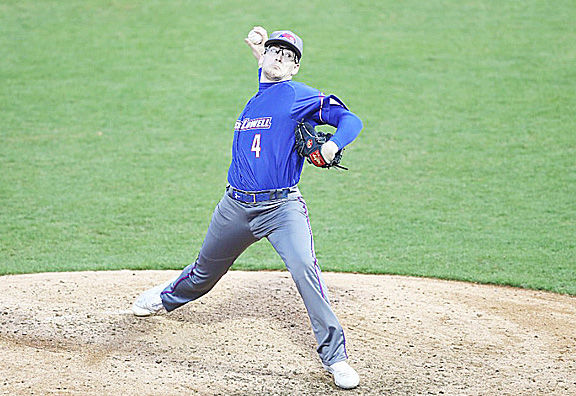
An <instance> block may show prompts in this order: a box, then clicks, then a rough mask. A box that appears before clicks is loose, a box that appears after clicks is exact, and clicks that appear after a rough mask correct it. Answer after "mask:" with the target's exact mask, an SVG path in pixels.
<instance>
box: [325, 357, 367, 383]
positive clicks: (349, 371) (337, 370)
mask: <svg viewBox="0 0 576 396" xmlns="http://www.w3.org/2000/svg"><path fill="white" fill-rule="evenodd" d="M323 366H324V368H325V369H326V370H327V371H328V372H329V373H330V374H332V375H333V376H334V383H335V384H336V386H338V387H340V388H342V389H352V388H356V387H357V386H358V384H359V383H360V377H359V376H358V373H357V372H356V370H354V369H353V368H352V367H350V365H349V364H348V363H346V361H344V360H343V361H341V362H337V363H334V364H333V365H331V366H326V365H324V364H323Z"/></svg>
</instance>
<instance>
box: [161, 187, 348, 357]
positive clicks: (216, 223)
mask: <svg viewBox="0 0 576 396" xmlns="http://www.w3.org/2000/svg"><path fill="white" fill-rule="evenodd" d="M232 193H233V192H232V190H231V189H230V188H227V191H226V193H225V194H224V196H223V197H222V199H221V200H220V202H219V203H218V205H217V206H216V209H215V210H214V213H213V215H212V221H211V222H210V226H209V227H208V232H207V234H206V238H205V239H204V243H203V244H202V248H201V249H200V253H199V254H198V259H197V260H196V262H195V263H194V264H191V265H189V266H187V267H186V268H184V270H183V271H182V273H181V274H180V276H179V277H178V278H177V279H176V280H174V281H173V282H172V283H171V284H170V285H169V286H168V287H166V289H164V291H163V292H162V293H161V297H162V302H163V304H164V307H165V308H166V310H167V311H173V310H174V309H176V308H178V307H180V306H182V305H184V304H186V303H188V302H190V301H193V300H196V299H197V298H200V297H201V296H203V295H204V294H206V293H208V292H209V291H210V290H211V289H212V288H213V287H214V285H215V284H216V283H217V282H218V281H219V280H220V278H222V276H223V275H224V274H225V273H226V272H227V271H228V269H229V268H230V266H231V265H232V264H233V263H234V261H235V260H236V259H237V258H238V256H240V254H241V253H242V252H244V250H246V248H248V246H250V245H252V244H253V243H254V242H257V241H258V240H260V239H262V238H264V237H266V238H267V239H268V240H269V241H270V243H271V244H272V246H273V247H274V249H275V250H276V251H277V252H278V254H279V255H280V257H281V258H282V260H283V261H284V263H285V264H286V268H287V269H288V271H289V272H290V274H291V276H292V279H293V280H294V282H295V283H296V287H297V289H298V292H299V293H300V296H302V299H303V300H304V305H305V306H306V310H307V311H308V316H309V317H310V322H311V324H312V330H313V331H314V336H315V337H316V341H317V343H318V349H317V351H318V354H319V356H320V359H321V360H322V363H324V364H325V365H332V364H334V363H336V362H339V361H342V360H345V359H346V358H347V357H348V356H347V354H346V345H345V338H344V331H343V329H342V326H341V325H340V323H339V322H338V318H336V315H335V314H334V312H333V311H332V308H331V307H330V302H329V300H328V295H327V291H326V285H325V284H324V281H323V280H322V277H321V272H320V267H319V266H318V262H317V260H316V255H315V253H314V240H313V237H312V229H311V227H310V220H309V217H308V209H307V207H306V203H305V202H304V199H303V198H302V195H301V194H300V192H299V190H298V188H293V189H292V190H290V193H289V194H288V195H287V197H285V198H282V199H276V200H271V201H264V202H257V203H244V202H240V201H237V200H235V199H234V198H232V197H231V194H232Z"/></svg>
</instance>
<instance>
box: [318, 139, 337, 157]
mask: <svg viewBox="0 0 576 396" xmlns="http://www.w3.org/2000/svg"><path fill="white" fill-rule="evenodd" d="M338 150H339V148H338V145H337V144H336V143H334V142H333V141H331V140H328V141H327V142H326V143H324V144H323V145H322V147H321V148H320V152H321V154H322V157H324V159H325V160H326V161H327V162H328V163H330V162H332V160H333V159H334V157H335V156H336V153H337V152H338Z"/></svg>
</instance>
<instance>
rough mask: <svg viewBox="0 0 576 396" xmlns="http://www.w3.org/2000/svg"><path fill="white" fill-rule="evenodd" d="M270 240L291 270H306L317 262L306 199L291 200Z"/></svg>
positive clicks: (279, 217)
mask: <svg viewBox="0 0 576 396" xmlns="http://www.w3.org/2000/svg"><path fill="white" fill-rule="evenodd" d="M276 221H277V222H278V224H276V226H275V228H274V230H273V232H272V233H270V235H268V240H269V241H270V243H271V244H272V246H274V249H276V251H277V252H278V254H279V255H280V257H281V258H282V260H283V261H284V263H285V264H286V267H287V268H288V270H290V272H293V270H294V271H295V272H298V271H300V270H305V268H306V267H312V266H314V265H315V264H316V255H315V253H314V239H313V236H312V227H311V225H310V219H309V217H308V209H307V207H306V204H305V202H304V200H302V199H298V200H290V201H288V202H287V203H286V205H284V207H283V208H282V213H281V215H279V216H278V217H277V219H276Z"/></svg>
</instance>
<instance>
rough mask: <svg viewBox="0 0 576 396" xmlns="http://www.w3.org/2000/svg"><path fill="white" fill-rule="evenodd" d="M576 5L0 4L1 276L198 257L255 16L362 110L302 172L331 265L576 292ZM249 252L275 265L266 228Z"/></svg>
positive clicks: (249, 265) (437, 0)
mask: <svg viewBox="0 0 576 396" xmlns="http://www.w3.org/2000/svg"><path fill="white" fill-rule="evenodd" d="M575 20H576V4H575V3H574V2H573V1H567V0H559V1H555V2H548V1H544V0H527V1H495V0H485V1H480V0H471V1H467V2H460V1H450V0H448V1H446V0H430V1H427V2H420V1H413V0H409V1H403V2H396V1H389V0H386V1H381V2H376V3H374V2H369V1H365V0H354V1H351V0H337V1H331V2H329V3H328V2H325V3H324V2H310V1H292V2H274V3H270V2H260V1H256V2H254V3H252V4H251V5H250V6H246V5H245V3H244V2H240V1H211V2H209V3H208V2H206V3H205V4H200V2H193V1H170V2H161V1H146V2H136V1H128V0H118V1H95V0H86V1H83V2H76V1H42V2H38V1H30V0H22V1H12V0H9V1H4V2H2V3H1V4H0V139H1V144H0V274H13V273H26V272H37V271H67V270H74V271H75V270H87V269H98V270H111V269H119V268H131V269H144V268H159V269H162V268H166V269H167V268H173V269H176V268H181V267H183V266H184V265H186V264H188V263H190V262H192V261H193V260H195V258H196V254H197V251H198V249H199V247H200V245H201V243H202V240H203V238H204V233H205V231H206V228H207V225H208V222H209V219H210V216H211V213H212V210H213V208H214V206H215V204H216V203H217V202H218V200H219V199H220V197H221V194H222V193H223V188H224V186H225V183H226V172H227V168H228V165H229V162H230V142H231V138H232V129H233V124H234V121H235V119H236V117H237V115H238V113H239V112H240V110H241V109H242V107H243V105H244V104H245V102H246V101H247V100H248V98H249V97H250V96H251V95H252V94H253V93H254V92H255V90H256V88H257V81H256V76H257V74H256V69H255V64H254V60H253V59H252V58H251V55H250V52H249V50H248V48H247V47H246V46H245V44H244V43H243V41H242V39H243V37H244V36H245V34H246V33H247V32H248V31H249V29H250V28H251V27H252V26H254V25H255V24H262V25H264V26H265V27H266V28H268V29H269V30H275V29H281V28H291V29H292V30H294V31H296V32H297V33H299V34H300V35H301V36H302V37H303V39H304V43H305V54H304V59H303V63H302V69H301V72H300V73H299V75H298V76H297V78H296V80H298V81H302V82H306V83H308V84H310V85H312V86H314V87H317V88H319V89H321V90H323V91H324V92H329V93H334V94H336V95H338V96H339V97H341V98H342V99H344V101H345V102H346V104H347V105H348V106H349V107H350V108H351V109H352V110H353V111H354V112H355V113H357V114H358V115H359V116H360V117H361V118H362V120H363V122H364V126H365V128H364V130H363V132H362V134H361V135H360V137H359V138H358V139H357V141H356V142H354V143H353V144H352V145H351V146H350V148H349V149H348V150H347V151H346V153H345V158H344V162H345V164H346V165H348V166H349V167H350V168H351V170H350V171H349V172H337V171H336V172H328V171H323V170H319V169H312V168H309V167H306V168H305V171H304V174H303V177H302V182H301V184H300V187H301V190H302V191H303V193H304V196H305V198H306V200H307V202H308V205H309V208H310V211H311V221H312V226H313V229H314V234H315V240H316V250H317V255H318V257H319V260H320V264H321V265H322V268H323V269H324V270H325V271H326V270H328V271H357V272H367V273H391V274H410V275H422V276H429V277H439V278H450V279H463V280H469V281H474V282H485V283H496V284H506V285H513V286H520V287H528V288H535V289H546V290H551V291H555V292H561V293H570V294H576V242H575V236H576V198H575V197H576V117H575V114H576V25H575V24H574V21H575ZM234 268H237V269H261V268H266V269H278V268H283V264H282V262H281V261H280V259H279V258H278V257H277V256H276V254H275V252H274V251H273V250H272V248H271V247H270V246H269V245H268V244H267V243H266V242H260V243H258V244H256V245H254V246H253V247H251V248H250V249H249V250H248V251H247V252H246V253H245V254H244V255H243V256H241V258H240V259H239V260H238V261H237V263H236V264H235V266H234Z"/></svg>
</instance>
